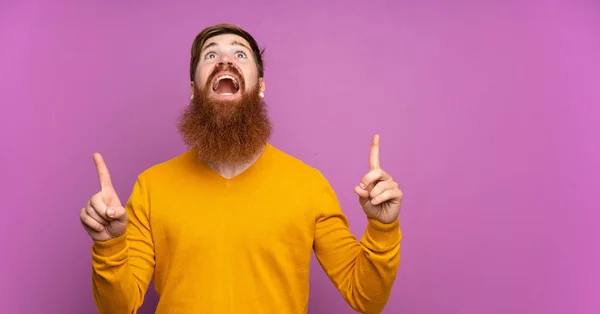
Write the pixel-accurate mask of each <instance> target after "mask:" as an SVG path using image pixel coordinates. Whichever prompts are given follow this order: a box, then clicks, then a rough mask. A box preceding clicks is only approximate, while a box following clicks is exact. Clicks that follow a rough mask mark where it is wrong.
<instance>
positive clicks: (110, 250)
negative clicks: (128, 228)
mask: <svg viewBox="0 0 600 314" xmlns="http://www.w3.org/2000/svg"><path fill="white" fill-rule="evenodd" d="M126 249H127V238H126V235H122V236H120V237H117V238H114V239H110V240H107V241H94V244H93V245H92V252H93V253H94V255H96V256H98V257H111V256H114V255H117V254H119V253H122V252H124V251H125V250H126Z"/></svg>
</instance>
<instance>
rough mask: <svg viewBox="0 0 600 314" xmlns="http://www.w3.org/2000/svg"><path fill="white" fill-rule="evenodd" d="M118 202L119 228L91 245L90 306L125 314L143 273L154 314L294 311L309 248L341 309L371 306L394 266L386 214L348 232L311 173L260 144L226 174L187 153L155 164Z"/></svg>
mask: <svg viewBox="0 0 600 314" xmlns="http://www.w3.org/2000/svg"><path fill="white" fill-rule="evenodd" d="M357 207H358V210H361V211H362V209H360V206H359V205H358V204H357ZM126 209H127V212H128V215H129V225H128V229H127V234H126V235H125V236H122V237H120V238H115V239H112V240H109V241H105V242H95V243H94V244H93V246H92V248H91V253H92V257H93V259H92V260H93V276H92V281H93V292H94V299H95V302H96V305H97V308H98V311H99V313H100V314H105V313H106V314H109V313H110V314H121V313H136V311H137V310H138V308H139V307H140V306H141V304H142V302H143V298H144V295H145V293H146V290H147V289H148V284H149V282H150V279H151V277H152V275H154V276H155V288H156V291H157V293H158V295H159V298H160V300H159V303H158V307H157V310H156V313H158V314H166V313H177V314H188V313H190V314H191V313H209V314H210V313H219V314H228V313H235V314H243V313H277V314H300V313H306V312H307V303H308V295H309V266H310V260H311V255H312V252H313V250H314V253H315V256H316V258H317V259H318V261H319V263H320V264H321V266H322V268H323V270H324V271H325V273H326V274H327V275H328V276H329V278H330V279H331V281H332V282H333V284H334V285H335V287H336V288H337V289H338V290H339V292H340V293H341V295H342V296H343V297H344V299H345V300H346V301H347V302H348V304H349V305H350V306H351V307H352V308H354V309H355V310H357V311H359V312H363V313H379V312H381V310H382V308H383V307H384V305H385V303H386V302H387V300H388V298H389V294H390V291H391V288H392V284H393V282H394V280H395V277H396V271H397V269H398V265H399V259H400V253H399V250H400V240H401V232H400V229H399V222H398V220H396V221H395V222H394V223H392V224H382V223H380V222H378V221H375V220H369V222H368V225H367V228H366V232H365V234H364V236H363V237H362V239H361V240H360V242H359V241H357V239H356V238H355V237H354V236H353V235H352V234H351V233H350V231H349V228H348V223H347V220H346V217H345V216H344V214H343V213H342V211H341V209H340V206H339V203H338V201H337V198H336V195H335V193H334V191H333V190H332V188H331V187H330V185H329V184H328V182H327V180H326V179H325V178H324V177H323V176H322V175H321V173H320V172H319V171H318V170H316V169H314V168H312V167H310V166H307V165H306V164H304V163H302V162H301V161H299V160H298V159H295V158H294V157H292V156H290V155H288V154H286V153H284V152H282V151H280V150H278V149H277V148H275V147H273V146H271V145H270V144H269V145H267V148H266V149H265V151H264V152H263V154H262V156H261V157H260V158H259V160H258V161H257V162H255V163H254V164H253V165H252V166H251V167H250V168H249V169H248V170H246V171H245V172H243V173H242V174H240V175H238V176H237V177H234V178H232V179H225V178H223V177H221V176H220V175H218V174H217V173H216V172H214V171H213V170H212V169H211V168H209V167H208V166H207V165H206V164H204V163H201V162H198V161H197V159H196V158H195V157H194V155H193V153H192V152H191V151H188V152H186V153H183V154H181V155H179V156H177V157H175V158H173V159H171V160H168V161H166V162H163V163H160V164H157V165H155V166H153V167H151V168H149V169H147V170H146V171H144V172H143V173H142V174H140V175H139V177H138V180H137V182H136V183H135V185H134V188H133V192H132V194H131V196H130V198H129V201H128V202H127V205H126Z"/></svg>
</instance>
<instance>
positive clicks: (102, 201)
mask: <svg viewBox="0 0 600 314" xmlns="http://www.w3.org/2000/svg"><path fill="white" fill-rule="evenodd" d="M94 160H95V162H96V168H97V170H98V176H99V178H100V186H101V191H100V192H99V193H97V194H95V195H94V196H92V198H91V199H90V201H89V202H88V204H87V206H86V207H85V208H84V209H82V213H81V219H82V223H83V225H84V228H85V229H86V231H87V232H88V234H89V235H90V236H91V237H92V239H93V240H94V242H93V245H92V248H91V253H92V291H93V294H94V301H95V303H96V307H97V309H98V313H100V314H104V313H135V312H136V311H137V310H138V309H139V308H140V306H141V305H142V303H143V300H144V295H145V293H146V290H147V289H148V284H149V282H150V279H151V278H152V274H153V272H154V247H153V242H152V236H151V233H150V222H149V215H148V201H147V197H146V190H145V187H144V182H143V180H142V179H141V178H138V180H137V182H136V183H135V185H134V188H133V192H132V194H131V197H130V199H129V201H128V202H127V205H126V207H123V206H122V205H121V202H120V201H119V198H118V196H117V195H116V192H115V191H114V188H113V187H112V184H111V183H110V176H109V175H108V169H107V167H106V165H105V164H104V161H103V159H102V157H101V156H100V155H99V154H95V155H94Z"/></svg>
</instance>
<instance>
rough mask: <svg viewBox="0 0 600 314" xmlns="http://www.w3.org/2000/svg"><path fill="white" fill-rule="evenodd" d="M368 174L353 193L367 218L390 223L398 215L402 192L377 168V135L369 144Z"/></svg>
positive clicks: (396, 184) (390, 178) (387, 175)
mask: <svg viewBox="0 0 600 314" xmlns="http://www.w3.org/2000/svg"><path fill="white" fill-rule="evenodd" d="M369 169H370V171H369V173H367V175H365V176H364V177H363V179H362V181H361V183H360V185H359V186H357V187H355V188H354V192H355V193H356V194H358V196H359V202H360V205H361V206H362V208H363V210H364V211H365V214H367V217H369V218H372V219H376V220H378V221H380V222H382V223H386V224H387V223H392V222H394V221H395V220H396V218H397V217H398V214H399V213H400V205H401V204H402V191H400V189H398V183H396V182H395V181H394V179H392V177H391V176H390V175H389V174H387V173H386V172H385V171H383V170H382V169H381V167H380V166H379V135H377V134H375V135H374V136H373V140H372V142H371V155H370V157H369Z"/></svg>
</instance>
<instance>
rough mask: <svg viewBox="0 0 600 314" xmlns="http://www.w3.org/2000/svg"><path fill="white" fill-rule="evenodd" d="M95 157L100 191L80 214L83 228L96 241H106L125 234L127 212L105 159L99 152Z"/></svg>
mask: <svg viewBox="0 0 600 314" xmlns="http://www.w3.org/2000/svg"><path fill="white" fill-rule="evenodd" d="M93 157H94V163H95V164H96V171H97V172H98V179H99V180H100V192H98V193H96V194H94V195H93V196H92V197H91V198H90V200H89V201H88V202H87V205H86V206H85V207H84V208H82V209H81V211H80V213H79V216H80V219H81V224H82V225H83V228H85V231H86V232H87V233H88V234H89V235H90V237H91V238H92V239H93V240H94V241H106V240H110V239H113V238H117V237H119V236H122V235H124V234H125V231H126V230H127V212H126V211H125V208H123V206H122V205H121V201H120V200H119V197H118V196H117V193H116V192H115V189H114V188H113V185H112V182H111V180H110V174H109V173H108V168H107V167H106V164H105V163H104V159H103V158H102V156H101V155H100V154H98V153H95V154H94V155H93Z"/></svg>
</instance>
